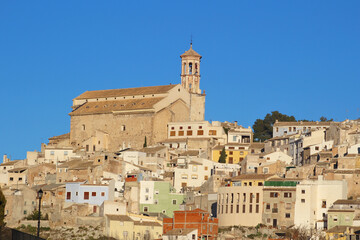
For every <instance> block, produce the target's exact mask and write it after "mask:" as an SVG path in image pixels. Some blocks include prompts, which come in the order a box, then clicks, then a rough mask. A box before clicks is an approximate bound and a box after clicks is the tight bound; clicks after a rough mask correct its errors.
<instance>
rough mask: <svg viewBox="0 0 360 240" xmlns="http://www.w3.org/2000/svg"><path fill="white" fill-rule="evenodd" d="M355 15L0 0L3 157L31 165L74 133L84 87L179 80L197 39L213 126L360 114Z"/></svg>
mask: <svg viewBox="0 0 360 240" xmlns="http://www.w3.org/2000/svg"><path fill="white" fill-rule="evenodd" d="M359 12H360V1H281V0H279V1H222V2H221V1H117V0H116V1H112V0H107V1H90V0H87V1H1V2H0V80H1V102H0V104H1V106H0V107H1V110H2V112H1V113H2V114H1V118H0V119H1V120H0V136H1V138H0V154H1V155H2V154H5V153H7V154H8V155H10V156H11V157H12V159H20V158H25V154H26V151H32V150H35V149H38V150H39V149H40V144H41V142H47V139H48V138H49V137H52V136H55V135H59V134H63V133H67V132H69V129H70V117H69V116H68V113H69V112H70V111H71V108H70V107H71V104H72V99H73V98H75V97H76V96H78V95H79V94H81V93H82V92H84V91H86V90H99V89H113V88H127V87H140V86H152V85H165V84H169V83H173V84H174V83H179V82H180V77H179V74H180V57H179V55H180V54H182V53H183V52H184V51H185V50H187V49H188V48H189V42H190V36H191V35H193V47H194V49H195V50H196V51H197V52H199V53H200V54H202V56H203V58H202V63H201V74H202V79H201V88H202V89H203V90H205V91H206V93H207V98H206V119H207V120H221V121H225V120H228V121H234V120H237V121H238V122H239V123H240V124H242V125H243V126H249V125H252V124H253V122H254V121H255V120H256V119H257V118H263V117H264V116H265V115H266V113H268V112H271V111H274V110H278V111H280V112H281V113H284V114H288V115H294V116H295V117H296V118H297V119H310V120H317V119H319V118H320V116H326V117H328V118H334V119H335V120H337V121H342V120H344V119H346V118H350V119H355V118H359V117H360V113H359V108H360V106H359V105H360V104H359V102H360V101H359V95H360V94H359V89H360V67H359V66H360V15H359ZM0 162H1V160H0Z"/></svg>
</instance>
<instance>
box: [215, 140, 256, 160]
mask: <svg viewBox="0 0 360 240" xmlns="http://www.w3.org/2000/svg"><path fill="white" fill-rule="evenodd" d="M249 146H250V144H242V143H228V144H225V145H218V146H216V147H214V148H213V149H212V160H213V161H214V162H218V161H219V157H220V154H221V151H222V150H223V149H224V148H225V152H226V163H235V164H236V163H239V162H241V161H242V160H244V159H245V157H246V155H247V154H248V153H249Z"/></svg>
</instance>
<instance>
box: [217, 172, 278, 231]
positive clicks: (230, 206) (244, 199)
mask: <svg viewBox="0 0 360 240" xmlns="http://www.w3.org/2000/svg"><path fill="white" fill-rule="evenodd" d="M271 176H272V175H269V174H243V175H240V176H237V177H235V178H232V179H230V180H229V181H227V183H226V185H225V186H223V187H220V188H219V191H218V209H217V210H218V219H219V226H220V227H224V226H234V225H241V226H249V227H250V226H251V227H254V226H256V225H257V224H259V223H261V222H262V212H263V187H264V182H265V180H267V179H269V178H270V177H271Z"/></svg>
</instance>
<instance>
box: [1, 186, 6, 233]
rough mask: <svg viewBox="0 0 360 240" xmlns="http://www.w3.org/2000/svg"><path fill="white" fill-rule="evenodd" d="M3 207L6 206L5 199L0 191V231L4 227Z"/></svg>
mask: <svg viewBox="0 0 360 240" xmlns="http://www.w3.org/2000/svg"><path fill="white" fill-rule="evenodd" d="M5 205H6V198H5V196H4V194H3V192H2V190H1V189H0V229H2V227H4V226H5V222H4V219H5Z"/></svg>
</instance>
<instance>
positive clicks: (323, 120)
mask: <svg viewBox="0 0 360 240" xmlns="http://www.w3.org/2000/svg"><path fill="white" fill-rule="evenodd" d="M332 121H334V119H332V118H331V119H327V118H326V117H324V116H321V117H320V122H332Z"/></svg>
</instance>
